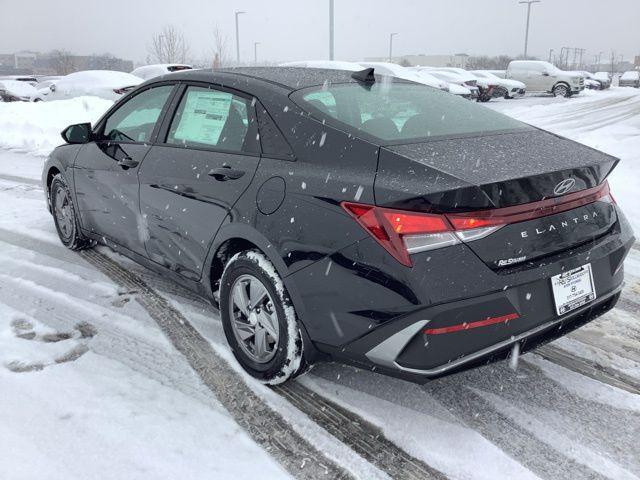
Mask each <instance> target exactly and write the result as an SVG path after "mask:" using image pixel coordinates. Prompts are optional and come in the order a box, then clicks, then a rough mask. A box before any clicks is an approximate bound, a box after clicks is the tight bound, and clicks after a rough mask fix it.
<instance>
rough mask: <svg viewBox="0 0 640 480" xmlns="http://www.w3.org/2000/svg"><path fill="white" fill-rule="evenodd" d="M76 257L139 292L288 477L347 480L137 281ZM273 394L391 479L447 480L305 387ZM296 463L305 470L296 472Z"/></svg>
mask: <svg viewBox="0 0 640 480" xmlns="http://www.w3.org/2000/svg"><path fill="white" fill-rule="evenodd" d="M81 255H82V256H83V257H84V258H85V259H86V260H87V261H89V262H90V263H91V264H92V265H94V266H95V267H97V268H98V269H99V270H100V271H102V272H103V273H104V274H106V275H107V276H109V277H110V278H111V279H112V280H114V281H115V282H116V283H117V284H119V285H122V286H124V287H126V288H129V289H135V290H136V291H137V292H138V295H137V296H136V299H137V300H138V302H139V303H140V304H141V305H142V306H143V307H144V308H145V310H147V312H148V313H149V315H150V316H151V317H152V318H153V319H154V320H156V322H158V325H160V327H161V328H162V330H163V332H164V333H165V335H167V337H168V338H169V339H170V341H171V343H172V344H173V345H174V346H175V347H176V348H177V349H178V350H179V351H180V352H181V353H182V354H183V355H184V356H185V357H186V358H187V360H188V362H189V363H190V364H191V366H192V368H194V370H195V371H196V372H197V373H198V375H199V376H200V377H201V379H202V380H203V382H204V383H205V384H206V385H207V386H208V387H209V388H210V389H211V390H212V391H213V392H214V394H215V395H216V397H217V398H218V399H219V400H220V402H221V403H222V404H223V405H224V406H225V408H227V410H229V412H230V413H231V415H232V416H233V417H234V419H235V420H236V421H237V422H238V424H240V425H241V426H242V427H243V428H244V429H245V430H247V432H249V434H250V435H251V437H252V438H254V440H255V441H256V442H257V443H258V444H260V445H262V446H263V447H264V448H265V449H267V450H268V451H269V452H270V453H271V454H273V455H274V457H275V458H276V459H277V460H278V461H280V462H281V463H282V464H283V466H284V467H285V468H286V469H287V470H288V471H289V472H290V473H291V474H292V475H294V476H297V477H299V478H318V476H320V475H322V476H325V475H326V476H328V478H332V479H333V478H351V475H350V474H349V473H348V472H346V471H345V470H343V469H341V468H340V467H339V466H337V465H335V464H334V463H333V462H332V461H331V460H329V459H327V458H324V457H323V455H322V453H320V452H318V451H317V450H315V448H314V447H313V446H311V445H310V444H308V442H306V440H304V439H303V438H301V437H299V436H298V435H297V434H296V433H295V432H294V431H293V430H292V429H291V426H289V425H288V424H287V423H286V422H285V421H284V419H283V418H282V417H280V416H279V415H278V414H277V413H275V412H274V411H273V410H271V409H270V408H269V407H268V406H267V405H266V403H265V402H264V401H263V400H262V399H260V398H259V397H258V396H257V395H256V394H255V393H254V392H253V391H252V390H251V389H249V387H247V386H246V385H245V384H244V382H242V380H240V379H239V378H238V375H237V374H236V373H235V372H234V371H233V370H232V369H231V367H230V366H229V365H228V364H227V363H226V361H225V360H223V359H222V358H220V357H219V356H218V355H217V354H216V353H215V351H214V350H213V349H212V347H211V345H210V344H209V342H208V341H207V340H206V339H205V338H203V337H202V336H201V335H200V334H199V333H198V332H197V330H196V329H195V328H194V327H193V326H192V325H191V324H190V323H189V321H188V320H187V319H186V318H185V317H184V316H183V315H182V314H181V313H180V312H178V311H177V310H176V309H174V308H173V307H172V306H171V305H170V304H169V302H168V301H167V300H165V299H164V297H162V296H161V295H159V294H158V293H156V292H155V291H154V290H153V289H151V288H150V287H149V286H148V285H147V284H146V283H145V282H144V281H143V280H142V279H141V278H140V277H138V276H137V275H135V274H133V273H131V272H129V271H127V270H125V269H124V268H123V267H121V266H120V265H119V264H118V263H117V262H115V261H114V260H111V259H110V258H108V257H106V256H105V255H103V254H101V253H99V252H98V251H96V250H86V251H83V252H81ZM273 390H274V391H276V392H277V393H278V394H280V395H281V396H283V397H284V398H285V399H287V400H288V401H289V402H290V403H291V404H293V405H294V406H295V407H296V408H298V409H299V410H300V411H302V412H303V413H304V414H306V415H307V416H309V417H310V418H311V419H312V420H314V421H315V422H316V423H317V424H318V425H319V426H321V427H322V428H323V429H325V430H326V431H327V432H329V433H330V434H331V435H332V436H334V437H336V438H337V439H338V440H339V441H341V442H342V443H344V444H346V445H347V446H348V447H350V448H351V449H352V450H354V451H355V452H356V453H357V454H358V455H360V456H361V457H363V458H364V459H365V460H367V461H369V462H370V463H371V464H373V465H374V466H375V467H377V468H378V469H380V470H381V471H383V472H385V473H386V474H388V475H389V476H390V477H391V478H394V479H407V480H418V479H446V476H445V475H443V474H442V473H440V472H439V471H437V470H435V469H433V468H432V467H430V466H428V465H427V464H425V463H424V462H422V461H421V460H418V459H415V458H414V457H412V456H411V455H409V454H408V453H407V452H405V451H404V450H402V449H401V448H399V447H398V446H396V445H395V444H393V443H392V442H391V441H390V440H388V439H387V438H386V437H384V435H383V434H382V431H381V430H380V429H378V428H377V427H375V426H373V425H372V424H370V423H369V422H367V421H366V420H364V419H362V418H361V417H359V416H357V415H356V414H354V413H352V412H350V411H348V410H347V409H345V408H343V407H340V406H338V405H337V404H335V403H333V402H331V401H329V400H327V399H325V398H323V397H321V396H320V395H318V394H316V393H315V392H313V391H311V390H310V389H308V388H306V387H304V386H302V385H300V384H298V383H296V382H294V383H292V384H291V385H282V386H278V387H275V388H273ZM256 410H259V412H255V411H256ZM248 412H255V413H248ZM266 424H269V425H266ZM264 427H267V428H266V430H269V431H271V432H273V434H274V435H275V436H276V437H278V438H277V439H275V440H273V439H271V438H270V437H271V435H268V436H267V437H266V438H265V436H264V431H263V430H264ZM301 465H305V468H304V469H301V468H300V466H301ZM312 470H313V471H312Z"/></svg>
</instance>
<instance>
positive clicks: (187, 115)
mask: <svg viewBox="0 0 640 480" xmlns="http://www.w3.org/2000/svg"><path fill="white" fill-rule="evenodd" d="M252 100H253V98H252V97H251V96H249V95H245V94H244V93H241V92H236V91H233V90H229V89H226V88H223V87H220V86H213V85H208V84H185V85H184V86H183V88H182V90H181V92H180V93H179V96H178V97H176V100H174V104H175V108H173V109H172V110H174V111H175V113H174V114H173V115H172V117H171V116H168V117H167V119H166V121H165V122H164V125H163V127H162V129H161V132H160V135H159V138H158V142H157V144H155V145H154V146H153V147H152V149H151V151H150V152H149V154H148V155H147V157H146V158H145V160H144V162H143V164H142V167H141V169H140V173H139V178H140V208H141V213H142V218H143V221H144V222H145V227H146V233H145V243H146V248H147V253H148V256H149V258H150V259H151V260H153V261H155V262H157V263H159V264H161V265H164V266H165V267H168V268H170V269H171V270H173V271H176V272H178V273H180V274H181V275H183V276H185V277H188V278H192V279H198V278H200V275H201V274H202V267H203V264H204V260H205V257H206V255H207V252H208V250H209V246H210V244H211V242H212V241H213V238H214V236H215V234H216V232H217V230H218V228H219V227H220V225H221V224H222V222H223V221H224V219H225V218H226V216H227V214H228V213H229V212H230V211H231V209H232V207H233V205H234V204H235V203H236V201H237V200H238V198H239V197H240V195H241V194H242V193H243V192H244V191H245V190H246V189H247V187H248V186H249V184H250V183H251V180H252V178H253V176H254V174H255V171H256V169H257V167H258V163H259V161H260V153H259V152H260V150H259V139H258V135H257V134H258V129H257V122H256V120H255V119H256V116H255V107H254V103H255V102H253V101H252Z"/></svg>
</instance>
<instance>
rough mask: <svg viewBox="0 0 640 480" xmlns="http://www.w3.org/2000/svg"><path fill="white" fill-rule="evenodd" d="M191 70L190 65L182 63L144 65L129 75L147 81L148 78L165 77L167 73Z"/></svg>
mask: <svg viewBox="0 0 640 480" xmlns="http://www.w3.org/2000/svg"><path fill="white" fill-rule="evenodd" d="M192 69H193V67H192V66H191V65H185V64H182V63H158V64H156V65H144V66H143V67H138V68H136V69H135V70H133V72H131V75H134V76H136V77H140V78H141V79H143V80H149V79H150V78H155V77H159V76H160V75H166V74H167V73H172V72H180V71H182V70H192Z"/></svg>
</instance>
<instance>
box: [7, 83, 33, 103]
mask: <svg viewBox="0 0 640 480" xmlns="http://www.w3.org/2000/svg"><path fill="white" fill-rule="evenodd" d="M0 98H1V99H2V101H3V102H40V101H42V95H40V93H39V92H38V90H37V89H36V88H35V87H33V86H32V85H31V84H29V83H27V82H22V81H18V80H0Z"/></svg>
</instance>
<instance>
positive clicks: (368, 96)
mask: <svg viewBox="0 0 640 480" xmlns="http://www.w3.org/2000/svg"><path fill="white" fill-rule="evenodd" d="M292 98H293V99H294V100H296V101H297V103H299V104H300V106H301V107H302V108H303V109H305V110H307V111H308V112H309V113H311V114H312V115H314V116H317V117H318V116H319V117H321V118H322V119H326V120H327V122H328V123H330V124H331V123H334V124H336V126H337V127H338V128H340V127H342V129H345V128H344V127H345V126H346V127H347V128H346V130H347V131H349V130H351V129H353V130H355V132H354V133H356V134H357V133H359V132H363V133H365V134H368V135H371V136H373V137H376V138H378V139H380V140H383V141H389V142H393V143H398V142H400V141H404V140H411V139H424V138H431V137H443V136H454V135H466V134H486V133H495V132H501V131H510V130H522V129H528V128H531V127H529V126H528V125H526V124H524V123H521V122H518V121H516V120H513V119H512V118H509V117H507V116H505V115H502V114H500V113H497V112H494V111H493V110H490V109H489V108H486V107H483V106H480V105H477V104H476V103H475V102H472V101H469V100H466V99H463V98H460V97H459V96H456V95H452V94H449V93H446V92H442V91H440V90H438V89H435V88H431V87H428V86H424V85H419V84H414V83H409V82H406V83H405V82H398V81H377V82H375V83H374V84H372V85H365V84H359V83H344V84H334V85H326V84H325V85H324V86H322V87H317V88H310V89H304V90H300V91H298V92H296V93H295V94H294V96H293V97H292Z"/></svg>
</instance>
